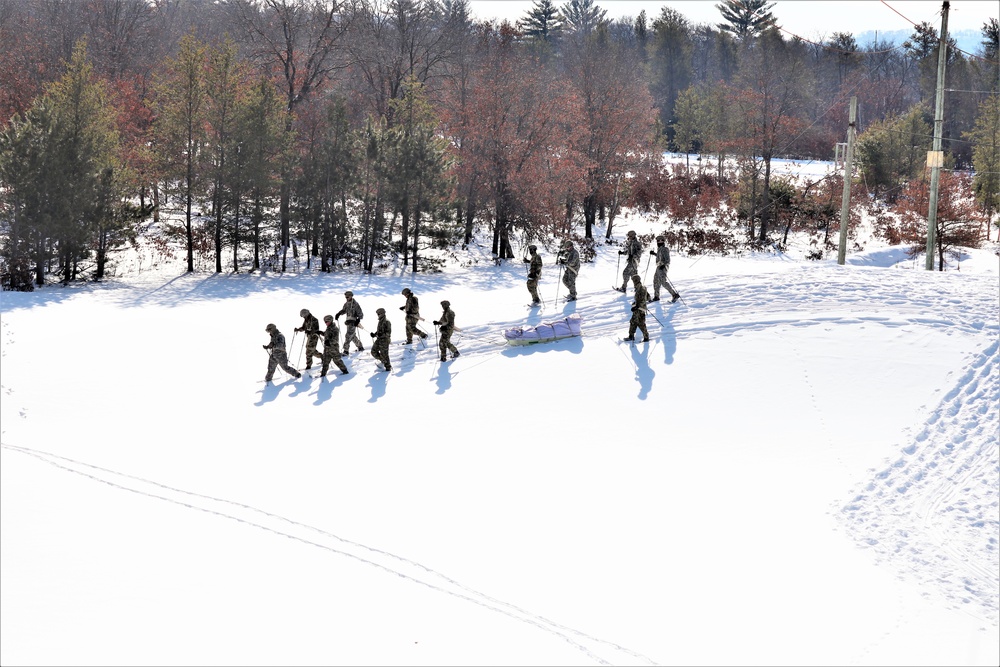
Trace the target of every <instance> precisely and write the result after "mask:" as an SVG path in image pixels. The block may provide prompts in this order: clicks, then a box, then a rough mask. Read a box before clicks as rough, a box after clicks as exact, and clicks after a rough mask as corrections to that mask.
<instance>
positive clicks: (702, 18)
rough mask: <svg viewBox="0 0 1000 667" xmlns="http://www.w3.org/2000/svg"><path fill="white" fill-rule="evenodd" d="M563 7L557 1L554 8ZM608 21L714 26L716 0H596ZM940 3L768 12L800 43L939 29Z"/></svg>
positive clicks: (481, 11) (496, 9)
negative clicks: (683, 20)
mask: <svg viewBox="0 0 1000 667" xmlns="http://www.w3.org/2000/svg"><path fill="white" fill-rule="evenodd" d="M533 4H534V3H533V2H532V1H531V0H472V10H473V13H474V14H475V15H476V16H477V17H479V18H482V19H485V18H494V17H495V18H501V19H502V18H506V19H508V20H511V21H516V20H517V19H519V18H521V17H523V16H524V14H525V12H526V11H528V10H529V9H530V8H531V7H532V6H533ZM562 4H563V2H560V1H557V2H556V5H557V6H562ZM596 4H597V5H598V6H600V7H601V8H603V9H606V10H607V11H608V16H609V17H610V18H619V17H622V16H633V17H634V16H637V15H638V14H639V12H641V11H643V10H645V11H646V15H647V16H649V17H650V19H652V18H654V17H655V16H656V15H658V14H659V13H660V10H661V9H662V8H663V7H665V6H666V7H672V8H674V9H676V10H677V11H678V12H680V13H681V14H683V15H684V16H686V17H687V18H688V19H689V20H690V21H692V22H693V23H718V22H719V21H720V20H721V17H720V14H719V10H718V9H716V5H717V4H719V2H718V0H712V1H703V0H680V1H677V0H674V1H669V0H667V1H665V0H603V1H602V0H597V2H596ZM942 4H943V3H942V2H937V1H933V0H886V2H881V1H880V0H775V2H774V8H773V9H772V13H773V14H774V15H775V16H776V17H777V18H778V23H779V25H780V26H781V27H782V28H785V29H786V30H788V31H790V32H792V33H795V34H797V35H799V36H800V37H804V38H807V39H809V38H813V37H816V36H821V35H830V34H832V33H833V32H849V33H851V34H855V35H857V34H860V33H863V32H866V31H868V30H879V31H891V30H908V29H910V28H911V27H912V25H913V24H919V23H922V22H924V21H926V22H928V23H930V24H931V25H933V26H934V27H935V28H937V29H940V26H941V7H942ZM991 17H992V18H997V17H1000V3H998V2H997V0H952V2H951V8H950V10H949V14H948V26H949V31H951V32H954V31H958V30H964V29H968V30H975V31H979V30H980V29H981V28H982V25H983V24H984V23H985V22H986V21H988V20H989V19H990V18H991Z"/></svg>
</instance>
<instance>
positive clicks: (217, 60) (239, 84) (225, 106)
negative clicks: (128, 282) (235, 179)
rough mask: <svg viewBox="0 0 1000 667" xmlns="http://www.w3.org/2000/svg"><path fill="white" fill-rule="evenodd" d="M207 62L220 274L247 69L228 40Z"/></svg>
mask: <svg viewBox="0 0 1000 667" xmlns="http://www.w3.org/2000/svg"><path fill="white" fill-rule="evenodd" d="M207 64H208V70H207V73H206V77H205V84H206V88H205V92H206V97H207V99H206V105H205V118H206V121H207V123H208V128H209V142H208V154H209V155H208V157H209V160H210V162H211V170H212V174H211V178H212V213H213V217H214V219H215V229H214V235H213V236H214V240H215V272H216V273H221V272H222V244H223V228H224V214H225V212H226V209H227V208H228V205H229V204H230V203H231V200H230V199H228V197H227V196H226V192H227V191H228V190H231V189H232V186H233V184H232V183H231V182H230V181H229V176H230V175H231V174H232V172H231V170H230V169H229V163H228V161H229V159H230V156H231V154H232V153H233V152H234V151H235V150H236V139H237V135H236V133H235V124H236V114H237V105H238V104H240V103H241V102H242V101H243V98H244V97H245V96H246V94H247V93H246V89H247V87H248V83H247V82H248V80H249V71H248V68H247V66H246V65H245V63H243V62H241V61H240V60H239V59H238V57H237V49H236V44H235V43H234V42H232V41H231V40H229V39H227V40H226V41H225V42H224V43H223V44H221V45H220V46H218V47H216V48H210V49H208V52H207ZM234 224H236V223H235V221H234Z"/></svg>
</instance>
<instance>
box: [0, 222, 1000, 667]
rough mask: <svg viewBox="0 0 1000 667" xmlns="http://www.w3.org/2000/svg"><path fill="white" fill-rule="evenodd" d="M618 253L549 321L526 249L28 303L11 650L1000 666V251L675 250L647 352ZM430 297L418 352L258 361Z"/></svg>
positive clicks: (197, 280) (93, 290)
mask: <svg viewBox="0 0 1000 667" xmlns="http://www.w3.org/2000/svg"><path fill="white" fill-rule="evenodd" d="M622 231H624V228H622ZM614 250H615V248H614V247H610V248H602V250H601V255H600V256H599V257H598V259H597V261H596V262H594V263H592V264H585V265H584V267H583V270H582V274H581V278H580V281H579V283H578V287H579V290H580V299H579V300H578V301H576V302H574V303H568V304H567V303H564V302H562V301H561V300H559V299H557V298H556V297H557V294H559V295H563V294H565V289H564V288H561V287H558V286H557V277H558V273H557V271H556V269H555V267H553V266H552V257H551V256H550V255H548V254H547V253H546V254H545V256H544V259H545V264H546V268H545V273H544V275H543V281H542V294H543V297H544V298H545V299H546V306H545V308H544V309H543V310H542V311H541V312H534V311H530V310H528V309H527V308H525V304H526V303H527V301H528V294H527V290H526V289H525V288H524V282H523V281H524V268H523V267H522V266H519V265H517V264H514V265H505V266H500V267H496V266H492V265H485V264H476V265H473V266H470V267H468V268H462V267H459V266H455V267H451V268H449V270H448V271H446V272H445V273H442V274H435V275H418V276H416V277H414V276H411V275H410V274H408V273H396V272H391V271H390V272H387V274H385V275H376V276H363V275H353V274H334V275H331V276H320V275H315V274H301V275H275V274H264V275H255V276H246V275H240V276H231V275H222V276H215V275H178V274H176V273H175V274H169V273H167V274H158V273H156V272H144V273H142V274H139V275H138V276H132V277H130V278H128V279H123V280H119V281H116V282H112V283H109V284H105V285H81V286H72V287H69V288H59V287H51V288H46V289H43V290H40V291H38V292H35V293H31V294H11V293H3V294H2V295H0V316H2V354H3V356H2V358H0V361H2V367H0V369H2V392H3V393H2V403H0V409H2V412H0V421H2V442H3V447H2V449H0V494H2V498H0V500H2V502H0V519H2V528H3V530H2V538H3V539H2V543H0V575H2V586H0V632H2V640H3V641H2V642H0V663H3V664H53V663H67V664H68V663H72V664H236V663H239V664H456V665H457V664H533V665H534V664H556V665H564V664H672V663H680V664H769V665H776V664H788V665H792V664H796V665H798V664H831V665H833V664H838V665H840V664H914V665H917V664H996V663H997V662H998V661H1000V649H998V644H1000V630H998V619H997V609H998V583H997V574H996V573H997V571H998V570H1000V563H998V555H997V538H998V504H997V503H998V496H1000V491H998V462H997V448H998V445H997V441H998V431H1000V427H998V410H997V406H998V400H1000V391H998V389H1000V388H998V383H997V382H998V381H997V375H998V374H997V366H998V357H1000V353H998V344H997V338H998V332H1000V313H998V308H1000V307H998V296H1000V287H998V276H1000V270H998V264H997V257H996V256H995V255H994V254H992V252H991V251H988V250H983V251H977V252H970V254H969V257H968V258H967V259H966V260H964V261H963V263H962V265H961V271H958V270H951V271H947V272H944V273H939V272H926V271H919V270H910V269H909V268H907V267H908V266H910V265H911V263H910V262H909V261H906V262H903V263H901V264H899V263H896V260H895V259H892V255H891V253H885V252H883V253H882V254H877V252H876V251H873V252H872V253H866V254H864V255H861V256H852V257H851V258H850V259H851V262H850V264H849V265H848V266H843V267H840V266H837V265H836V264H835V263H831V262H805V261H799V260H796V259H793V258H790V257H788V256H769V257H746V258H742V259H726V258H710V257H706V258H701V259H699V258H694V257H683V256H675V258H674V263H673V265H672V269H671V279H672V280H673V282H674V284H675V286H676V287H677V289H678V290H679V291H680V292H681V293H682V295H683V301H682V302H680V303H677V304H673V305H670V304H668V303H667V302H665V301H661V302H659V303H657V304H655V305H654V306H653V308H652V309H651V314H652V315H654V317H651V318H650V319H649V325H650V334H651V337H652V340H651V341H650V343H648V344H638V345H634V346H633V345H630V344H628V343H623V342H622V341H621V340H620V339H621V337H622V336H624V335H625V334H626V332H627V319H628V317H627V316H628V314H629V305H630V299H629V296H626V295H622V294H619V293H617V292H614V291H612V290H611V289H610V285H611V284H612V283H613V282H616V281H617V280H618V278H619V276H618V275H617V272H618V268H619V267H618V266H617V263H616V260H617V255H616V254H615V253H614ZM918 261H919V260H918ZM918 265H922V264H918ZM646 277H647V280H646V283H647V285H649V284H651V281H652V273H651V272H650V273H649V274H648V275H647V276H646ZM404 286H409V287H411V288H412V289H413V290H414V292H415V293H416V294H417V295H418V296H419V297H420V300H421V305H422V314H423V316H424V318H425V322H424V325H425V327H426V328H427V331H428V332H430V333H431V338H430V339H429V340H428V342H429V343H430V345H429V346H428V347H427V348H423V347H415V348H413V349H407V348H405V347H404V346H401V345H394V346H393V349H392V355H393V367H394V369H393V372H392V373H391V374H387V373H379V372H377V370H376V366H375V363H374V360H373V359H372V358H371V357H370V356H367V354H363V355H357V354H352V355H351V356H350V357H348V358H347V364H348V366H349V367H350V368H351V369H352V371H353V372H352V374H351V375H348V376H339V375H333V376H331V377H329V378H327V379H322V380H321V379H314V378H311V377H309V376H306V377H304V378H303V379H302V380H297V381H296V380H290V379H288V378H284V377H282V376H281V374H280V373H278V374H277V375H276V378H275V379H276V382H275V384H273V385H264V384H262V383H261V382H260V380H261V379H262V378H263V374H264V370H265V365H266V360H267V359H266V353H264V352H263V351H262V350H261V349H260V345H261V344H263V343H265V342H266V340H267V338H266V334H265V333H264V331H263V329H264V325H265V324H266V323H267V322H275V323H276V324H277V325H278V327H279V328H280V329H281V330H282V331H283V332H285V334H286V335H287V336H288V338H289V340H290V341H291V339H292V329H293V328H294V327H295V326H298V325H299V324H300V323H301V319H300V318H298V317H297V314H298V311H299V309H300V308H303V307H306V308H310V309H311V310H312V311H313V312H314V313H315V314H317V315H318V316H320V317H322V315H324V314H326V313H335V312H336V311H337V310H339V308H340V306H341V305H342V303H343V296H342V293H343V291H344V290H345V289H351V290H353V291H354V292H355V294H356V295H357V298H358V300H359V302H360V303H361V305H362V306H363V307H364V309H365V312H366V313H367V315H366V318H365V323H366V325H369V327H370V328H371V327H373V326H374V320H375V316H374V311H375V309H376V308H378V307H384V308H386V310H387V312H388V313H389V317H390V319H391V320H392V323H393V329H394V339H395V340H396V341H397V342H398V341H399V340H402V336H403V322H402V317H401V313H400V311H399V310H398V306H401V305H402V303H403V298H402V297H401V296H400V295H399V292H400V289H401V288H402V287H404ZM443 298H447V299H449V300H450V301H451V302H452V304H453V308H454V309H455V311H456V313H457V324H458V326H459V327H461V328H462V329H463V331H462V333H461V334H458V335H456V338H455V342H456V343H457V345H458V347H459V348H460V350H461V351H462V356H461V357H460V358H458V359H456V360H454V361H449V362H446V363H444V364H441V363H439V362H438V361H437V352H436V350H434V349H433V340H434V332H433V328H432V327H430V326H429V325H430V321H431V320H433V319H436V318H437V316H438V315H439V314H440V306H439V305H438V302H439V301H440V300H441V299H443ZM571 313H577V314H579V315H580V316H581V318H582V319H583V327H582V330H583V336H581V337H580V338H573V339H567V340H564V341H558V342H555V343H550V344H545V345H533V346H527V347H517V348H515V347H511V346H507V345H505V344H504V343H503V337H502V332H503V330H504V329H505V328H508V327H511V326H534V325H536V324H538V323H539V322H542V321H549V320H554V319H559V318H562V317H565V316H566V315H568V314H571ZM362 337H363V338H364V339H365V344H366V347H368V345H369V341H370V339H369V338H368V336H367V333H366V332H362ZM300 344H301V338H300V337H299V338H297V339H296V340H295V342H294V344H293V345H292V346H291V351H292V355H293V356H296V355H297V354H298V351H299V346H300ZM54 638H56V639H55V640H54Z"/></svg>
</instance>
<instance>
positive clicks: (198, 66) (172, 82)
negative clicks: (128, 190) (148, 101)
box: [155, 35, 208, 273]
mask: <svg viewBox="0 0 1000 667" xmlns="http://www.w3.org/2000/svg"><path fill="white" fill-rule="evenodd" d="M207 59H208V49H207V47H206V46H205V45H204V44H202V43H200V42H199V41H198V40H197V39H196V38H195V37H194V36H193V35H187V36H185V37H184V38H182V39H181V43H180V51H179V52H178V54H177V56H176V57H175V58H170V59H168V60H167V62H166V68H165V72H166V74H165V75H164V76H163V77H161V78H160V79H159V80H158V81H157V85H156V92H157V95H156V103H157V111H158V114H157V119H156V125H155V131H156V134H157V137H158V140H159V141H158V147H159V155H160V157H161V159H162V162H163V170H164V173H165V175H166V176H167V178H171V179H175V182H176V183H179V193H180V196H181V197H182V198H183V200H184V228H185V232H186V242H187V243H186V246H187V270H188V272H189V273H190V272H193V271H194V230H193V227H192V225H193V222H192V209H193V204H194V200H195V198H196V197H197V196H198V195H199V194H200V193H201V191H202V189H203V184H202V179H203V177H204V175H205V173H204V169H203V161H204V159H205V156H204V155H203V154H202V148H203V146H204V143H205V139H206V136H205V123H204V121H205V110H206V105H207V98H208V93H207V91H206V87H205V70H206V67H207V63H208V60H207Z"/></svg>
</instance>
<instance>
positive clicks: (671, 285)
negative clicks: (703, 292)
mask: <svg viewBox="0 0 1000 667" xmlns="http://www.w3.org/2000/svg"><path fill="white" fill-rule="evenodd" d="M667 284H668V285H670V289H671V290H672V291H673V293H674V294H676V295H677V297H678V298H679V299H680V301H681V303H683V304H684V305H685V306H686V305H687V301H685V300H684V297H682V296H681V294H680V292H678V291H677V290H676V289H674V285H673V283H671V282H670V278H667Z"/></svg>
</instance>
